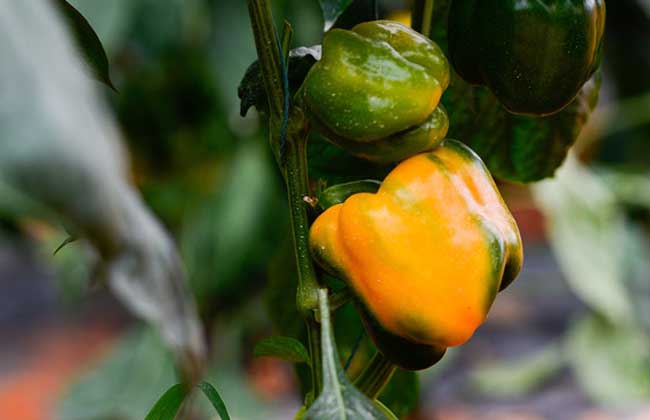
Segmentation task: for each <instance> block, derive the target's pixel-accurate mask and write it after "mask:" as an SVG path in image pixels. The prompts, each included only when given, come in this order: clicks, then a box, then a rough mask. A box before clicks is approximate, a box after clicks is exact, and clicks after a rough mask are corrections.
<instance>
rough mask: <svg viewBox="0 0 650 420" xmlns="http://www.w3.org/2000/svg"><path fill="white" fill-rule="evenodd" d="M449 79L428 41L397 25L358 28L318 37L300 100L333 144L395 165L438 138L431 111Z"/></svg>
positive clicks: (437, 115)
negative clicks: (319, 48)
mask: <svg viewBox="0 0 650 420" xmlns="http://www.w3.org/2000/svg"><path fill="white" fill-rule="evenodd" d="M449 77H450V75H449V63H448V62H447V59H446V58H445V56H444V53H443V52H442V50H441V49H440V48H439V47H438V45H436V44H435V43H434V42H433V41H431V40H429V39H428V38H426V37H424V36H422V35H421V34H419V33H417V32H415V31H413V30H412V29H410V28H408V27H406V26H404V25H402V24H400V23H397V22H391V21H374V22H365V23H362V24H359V25H357V26H355V27H354V28H352V30H349V31H348V30H342V29H334V30H331V31H329V32H328V33H326V34H325V37H324V39H323V54H322V58H321V60H320V61H319V62H317V63H316V64H315V65H314V66H313V67H312V69H311V70H310V71H309V73H308V74H307V77H306V78H305V81H304V83H303V85H302V88H301V95H300V99H301V100H302V104H303V107H304V109H305V110H306V112H307V115H308V116H309V117H310V120H311V121H312V128H313V129H314V130H316V131H318V132H319V133H320V134H321V135H323V136H324V137H325V138H327V139H328V140H330V141H331V142H333V143H334V144H337V145H338V146H340V147H342V148H344V149H346V150H347V151H349V152H350V153H352V154H354V155H356V156H360V157H363V158H366V159H369V160H372V161H376V162H382V163H387V162H396V161H400V160H402V159H404V158H407V157H409V156H411V155H414V154H417V153H419V152H422V151H426V150H430V149H432V148H433V147H435V146H436V145H438V143H439V142H440V141H442V139H443V138H444V137H445V135H446V133H447V129H448V119H447V115H446V113H445V111H444V110H442V109H441V108H438V104H439V101H440V97H441V96H442V93H443V91H444V90H445V89H446V88H447V86H448V85H449Z"/></svg>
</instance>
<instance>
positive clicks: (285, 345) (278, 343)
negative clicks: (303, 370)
mask: <svg viewBox="0 0 650 420" xmlns="http://www.w3.org/2000/svg"><path fill="white" fill-rule="evenodd" d="M253 356H255V357H262V356H268V357H277V358H278V359H282V360H285V361H287V362H292V363H307V364H309V353H308V352H307V349H306V348H305V346H304V345H303V344H302V343H301V342H300V341H298V340H296V339H295V338H291V337H282V336H275V337H268V338H265V339H263V340H261V341H259V342H258V343H257V344H256V345H255V349H254V350H253Z"/></svg>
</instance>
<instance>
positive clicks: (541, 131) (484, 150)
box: [443, 74, 600, 183]
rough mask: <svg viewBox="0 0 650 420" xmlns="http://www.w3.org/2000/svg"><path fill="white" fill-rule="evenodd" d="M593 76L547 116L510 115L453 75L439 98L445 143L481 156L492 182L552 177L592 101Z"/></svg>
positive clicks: (597, 82)
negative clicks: (446, 116) (444, 114)
mask: <svg viewBox="0 0 650 420" xmlns="http://www.w3.org/2000/svg"><path fill="white" fill-rule="evenodd" d="M599 89H600V75H599V74H596V75H595V76H594V77H593V78H592V79H591V80H590V81H588V82H587V83H586V84H585V86H584V87H583V88H582V90H581V91H580V93H579V94H578V96H577V97H576V99H575V100H574V101H573V102H572V103H571V104H569V105H568V106H567V107H566V108H564V110H562V111H560V112H559V113H557V114H555V115H552V116H549V117H541V118H535V117H525V116H520V115H513V114H510V113H509V112H507V111H506V110H505V108H503V107H502V106H501V104H500V103H499V102H498V101H497V99H496V98H495V97H494V95H492V93H490V92H489V90H488V89H487V88H483V87H477V86H471V85H469V84H467V83H465V82H464V81H463V80H461V79H460V77H458V76H457V75H455V74H454V77H453V82H452V85H451V86H450V88H449V90H448V91H447V93H446V94H445V96H444V98H443V103H444V104H445V106H446V107H447V109H448V110H449V126H450V131H449V134H448V136H449V137H450V138H457V139H459V140H461V141H463V142H464V143H466V144H467V145H468V146H470V147H471V148H472V149H473V150H474V151H475V152H476V153H478V154H479V156H481V158H482V159H483V161H484V162H485V164H486V165H487V166H488V168H489V169H490V171H491V172H492V174H493V175H494V176H495V177H496V178H500V179H504V180H508V181H515V182H523V183H528V182H535V181H539V180H541V179H543V178H547V177H550V176H553V175H554V173H555V171H556V170H557V168H559V167H560V165H562V162H564V159H565V158H566V156H567V153H568V151H569V148H570V147H571V146H572V145H573V143H574V142H575V141H576V139H577V138H578V135H579V134H580V131H581V130H582V127H583V126H584V125H585V123H586V122H587V120H588V118H589V115H590V114H591V112H592V111H593V109H594V108H595V106H596V103H597V102H598V92H599Z"/></svg>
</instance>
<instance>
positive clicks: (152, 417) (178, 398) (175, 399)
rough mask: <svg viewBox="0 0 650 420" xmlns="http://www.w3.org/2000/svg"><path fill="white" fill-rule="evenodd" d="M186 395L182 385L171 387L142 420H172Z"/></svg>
mask: <svg viewBox="0 0 650 420" xmlns="http://www.w3.org/2000/svg"><path fill="white" fill-rule="evenodd" d="M186 395H187V392H186V391H185V388H184V387H183V385H181V384H176V385H174V386H172V387H171V388H169V389H168V390H167V391H165V393H164V394H163V395H162V396H161V397H160V399H159V400H158V401H156V404H155V405H154V406H153V407H152V408H151V411H149V414H147V417H145V419H144V420H174V419H175V418H176V413H178V410H179V409H180V408H181V404H183V400H185V396H186Z"/></svg>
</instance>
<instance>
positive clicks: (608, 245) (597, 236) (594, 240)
mask: <svg viewBox="0 0 650 420" xmlns="http://www.w3.org/2000/svg"><path fill="white" fill-rule="evenodd" d="M533 193H534V196H535V199H536V200H537V202H538V203H539V204H540V205H541V207H542V209H543V211H544V214H545V217H546V220H547V227H548V234H549V238H550V241H551V247H552V248H553V251H554V254H555V256H556V257H557V259H558V261H559V262H560V265H561V269H562V271H563V272H564V273H565V274H566V276H567V281H568V282H569V285H570V286H571V288H572V289H573V291H574V292H575V293H576V294H577V295H578V296H579V297H580V298H581V299H582V300H583V301H584V302H585V303H587V304H588V305H589V306H591V307H592V308H593V309H594V310H595V311H597V312H599V313H601V314H603V315H604V316H606V317H607V318H609V319H610V320H611V321H612V322H614V323H623V324H624V323H627V322H630V321H631V320H632V319H633V314H632V312H631V307H632V305H631V302H630V296H629V294H628V292H627V289H626V288H625V278H626V268H625V259H624V258H625V243H626V241H627V236H626V233H627V232H626V228H625V219H624V214H623V212H622V209H621V208H620V206H619V205H618V204H617V202H616V197H615V196H614V194H613V193H612V192H611V191H610V190H609V189H608V188H607V186H606V185H605V184H604V183H603V182H602V181H601V180H600V179H599V178H598V177H597V176H596V175H595V174H594V173H593V172H591V171H589V170H588V169H587V168H585V167H584V166H582V165H581V164H580V163H579V162H578V161H577V160H576V159H575V158H572V159H570V160H569V161H568V162H567V163H566V164H565V165H564V167H562V169H561V170H560V171H559V172H558V175H557V177H556V178H555V179H553V180H548V181H544V182H542V183H539V184H537V185H535V186H533Z"/></svg>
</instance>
